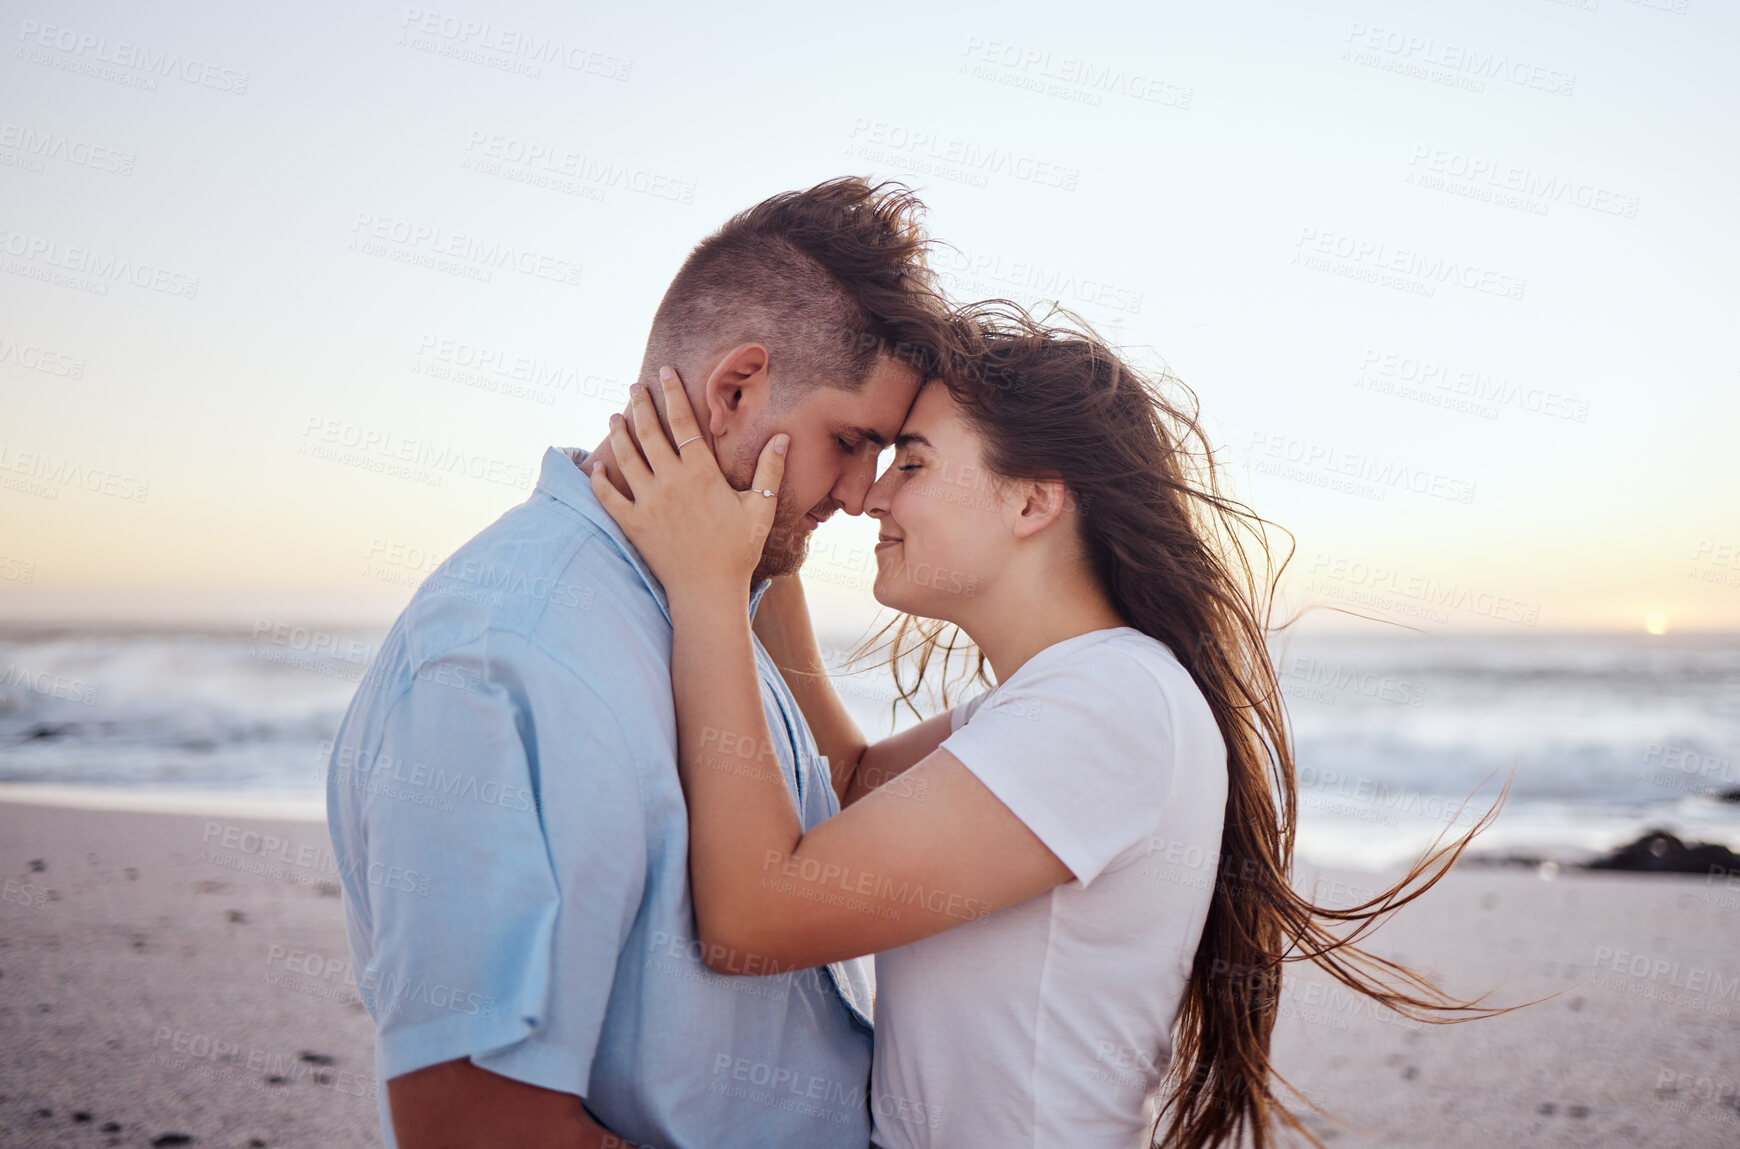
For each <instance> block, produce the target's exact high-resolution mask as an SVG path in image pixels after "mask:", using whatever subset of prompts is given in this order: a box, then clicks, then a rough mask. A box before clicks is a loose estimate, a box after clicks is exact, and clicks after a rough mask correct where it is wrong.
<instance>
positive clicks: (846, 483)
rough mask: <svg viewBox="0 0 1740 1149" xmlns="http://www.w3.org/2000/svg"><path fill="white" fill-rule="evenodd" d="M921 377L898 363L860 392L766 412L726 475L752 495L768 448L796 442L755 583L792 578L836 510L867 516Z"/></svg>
mask: <svg viewBox="0 0 1740 1149" xmlns="http://www.w3.org/2000/svg"><path fill="white" fill-rule="evenodd" d="M921 382H922V379H921V377H920V376H919V374H918V372H917V371H915V370H913V369H912V368H911V367H909V366H907V365H906V364H904V363H897V362H895V361H894V360H892V359H886V358H885V359H881V360H878V361H877V364H876V366H875V368H874V369H873V370H872V371H871V373H870V377H869V379H867V380H866V381H865V383H864V386H862V387H860V388H859V389H858V390H856V391H846V390H842V389H840V388H838V387H829V386H825V385H824V386H818V387H814V388H812V389H811V390H810V392H809V393H808V394H807V395H805V396H804V397H803V398H802V399H800V400H798V401H797V402H796V403H793V404H792V405H790V406H787V407H780V408H777V409H775V410H770V411H767V412H766V413H765V414H764V415H763V416H762V418H761V420H760V422H759V424H758V425H757V426H756V428H755V430H754V431H753V433H751V434H749V435H747V436H745V437H744V440H742V441H741V443H742V445H741V446H740V448H739V449H738V451H736V452H735V453H733V454H732V457H731V458H729V459H723V458H722V459H720V461H719V465H720V468H721V469H722V470H723V471H724V472H725V477H726V479H728V480H729V481H730V483H731V485H732V486H733V487H736V488H737V489H738V490H740V491H742V490H748V489H749V487H750V485H751V483H752V482H753V481H754V479H755V463H756V460H757V458H758V457H759V456H760V453H761V448H762V447H764V446H766V444H767V441H768V440H769V439H771V438H772V437H773V436H774V435H777V434H778V433H780V432H781V431H784V432H785V433H786V434H788V435H790V436H791V446H790V447H788V448H787V449H786V454H785V478H784V480H783V481H782V482H781V484H780V490H779V508H778V510H777V511H776V512H775V514H774V520H773V530H772V531H771V532H770V533H769V534H768V536H767V543H766V544H765V545H764V546H763V547H762V551H761V561H760V562H759V563H758V564H756V568H755V574H754V576H753V577H754V578H755V579H757V580H759V579H764V578H772V577H774V576H776V575H783V574H791V573H793V572H795V571H796V570H797V569H798V568H799V567H801V566H802V565H803V561H804V556H805V555H806V554H807V553H808V552H809V545H810V533H811V532H812V531H814V530H815V529H816V527H818V526H820V525H821V523H822V521H823V520H825V519H827V518H828V516H830V515H832V514H833V513H834V512H835V511H836V510H844V511H845V512H846V513H847V514H849V515H856V514H862V513H863V510H864V496H865V494H866V493H867V492H868V491H869V489H870V484H871V483H872V482H874V481H875V479H876V457H877V455H879V454H880V453H881V451H882V449H883V448H884V447H886V446H888V445H889V444H891V443H893V442H894V436H895V434H896V433H897V432H899V430H900V425H901V423H902V422H904V421H905V419H906V412H907V409H908V408H910V407H911V406H912V400H913V398H914V396H916V395H917V394H918V386H919V384H920V383H921Z"/></svg>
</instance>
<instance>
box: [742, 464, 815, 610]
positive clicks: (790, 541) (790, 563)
mask: <svg viewBox="0 0 1740 1149" xmlns="http://www.w3.org/2000/svg"><path fill="white" fill-rule="evenodd" d="M760 454H761V453H760V451H757V452H755V453H754V454H752V455H750V456H749V457H748V458H743V457H741V456H734V457H733V458H732V459H731V460H730V462H729V463H728V464H723V463H722V465H721V467H720V471H721V472H722V473H723V474H724V476H725V481H726V482H727V483H730V484H731V487H732V489H733V490H738V491H747V490H749V489H750V487H751V486H752V485H753V484H754V482H755V464H756V462H757V461H758V459H759V457H760ZM781 486H782V487H783V486H784V481H783V480H781ZM785 494H786V493H785V491H784V490H781V491H780V493H779V498H777V499H776V500H775V502H776V503H778V504H779V505H778V508H777V509H776V510H775V511H774V515H773V529H772V530H770V531H768V532H767V541H766V542H764V543H762V545H761V558H760V559H758V560H757V561H756V564H755V571H754V573H752V574H751V575H750V576H749V581H750V583H751V584H754V583H758V582H760V581H761V580H762V579H770V578H777V577H779V576H780V575H788V574H796V573H797V572H798V569H799V568H800V567H802V566H803V565H804V559H805V558H807V557H808V556H809V551H810V531H809V524H808V523H807V522H805V521H804V516H805V515H806V514H808V513H809V510H810V508H808V507H792V506H788V505H787V500H786V497H785Z"/></svg>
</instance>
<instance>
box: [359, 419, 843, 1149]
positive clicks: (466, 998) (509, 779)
mask: <svg viewBox="0 0 1740 1149" xmlns="http://www.w3.org/2000/svg"><path fill="white" fill-rule="evenodd" d="M585 457H586V456H585V452H579V451H576V452H572V453H565V452H563V451H561V450H558V449H557V448H554V447H552V448H550V450H549V451H548V452H546V453H545V456H544V463H543V473H542V474H541V475H540V477H539V479H538V485H537V489H536V490H535V491H534V492H533V493H532V496H531V497H530V498H529V499H527V500H526V501H525V502H524V503H522V504H521V505H519V506H517V507H515V508H514V509H512V510H510V511H509V512H507V513H506V514H505V515H503V516H502V517H501V518H500V519H498V520H497V521H496V522H495V523H494V524H492V525H491V526H490V527H488V528H487V529H485V530H484V531H483V532H482V533H481V534H479V535H478V536H477V537H476V538H474V539H472V540H471V541H470V542H469V543H467V544H466V545H465V546H464V547H462V548H460V550H459V551H457V552H456V553H455V554H454V555H453V556H452V557H451V558H450V559H448V560H447V562H446V563H444V564H443V565H442V567H441V569H440V570H439V571H437V572H436V573H435V574H433V575H431V576H430V578H429V579H428V581H427V582H425V583H424V584H423V585H422V587H420V588H419V589H418V591H417V593H416V595H415V596H414V597H413V598H412V600H411V603H410V605H409V606H407V607H406V608H405V611H404V613H403V614H402V615H400V616H399V620H398V622H397V623H396V624H395V625H394V626H393V629H392V631H391V632H390V633H389V634H388V636H387V638H386V640H385V642H384V643H383V644H382V648H381V652H380V656H379V657H378V659H377V660H376V662H375V665H374V666H373V667H372V668H371V670H370V672H369V674H368V675H367V677H366V678H365V679H364V681H363V683H362V685H361V687H360V688H359V689H358V691H357V694H356V698H355V699H354V700H353V701H352V702H351V705H350V710H349V712H348V713H347V714H346V715H345V719H344V724H343V725H342V726H341V727H340V729H339V733H338V736H337V738H336V740H335V741H334V745H333V751H332V757H331V760H330V763H329V770H328V777H327V820H328V823H329V825H330V828H331V831H332V843H333V849H334V851H335V853H336V855H337V858H338V863H339V868H340V872H341V875H342V877H343V882H344V906H345V921H346V926H347V928H348V930H349V934H350V944H351V951H352V956H353V958H354V966H355V971H356V979H357V984H358V987H359V990H360V991H361V994H362V997H363V1000H364V1003H365V1004H366V1005H367V1007H368V1010H369V1013H370V1014H371V1015H372V1016H373V1018H374V1020H375V1024H376V1027H377V1039H376V1050H375V1053H376V1072H377V1075H378V1077H379V1078H380V1080H381V1081H382V1082H383V1083H384V1082H385V1081H387V1080H388V1079H390V1078H393V1077H397V1076H399V1075H401V1074H404V1073H409V1072H411V1071H412V1070H415V1069H420V1068H423V1067H424V1066H428V1065H434V1064H436V1063H438V1062H443V1061H450V1060H453V1059H455V1058H460V1057H470V1058H471V1059H472V1060H473V1061H474V1062H475V1063H476V1064H478V1065H480V1066H482V1067H483V1068H485V1069H489V1070H492V1071H494V1072H496V1073H500V1074H504V1075H506V1076H508V1077H511V1078H515V1079H517V1080H520V1081H525V1082H529V1083H531V1084H533V1085H538V1086H542V1087H544V1088H547V1089H556V1090H561V1091H564V1092H568V1093H575V1094H579V1095H581V1096H583V1097H584V1098H585V1100H586V1105H587V1108H588V1109H589V1110H591V1112H592V1114H593V1115H594V1116H595V1117H596V1118H597V1119H598V1120H599V1121H600V1122H602V1123H603V1124H604V1125H606V1126H607V1127H608V1128H610V1130H611V1131H612V1132H614V1133H616V1134H617V1135H618V1136H619V1137H622V1138H625V1139H627V1140H628V1141H630V1142H633V1143H635V1144H642V1145H654V1146H659V1147H660V1149H733V1147H738V1146H741V1147H742V1149H767V1147H768V1146H788V1145H789V1146H801V1147H812V1146H813V1147H818V1149H831V1147H834V1146H840V1147H847V1146H850V1147H851V1149H864V1146H865V1145H866V1144H867V1143H868V1142H869V1128H870V1126H869V1114H868V1108H867V1105H866V1096H865V1095H866V1090H867V1087H868V1081H869V1071H870V1049H871V1041H870V1026H869V1020H868V1018H869V1013H870V1002H871V994H872V981H871V977H872V976H873V975H872V974H871V973H870V965H869V963H868V962H867V961H864V960H862V959H859V960H855V961H850V962H839V963H835V964H834V965H831V966H828V967H824V968H822V969H819V970H805V971H799V972H796V973H790V972H788V973H782V974H774V975H767V976H749V977H734V976H726V975H722V974H717V973H714V972H713V971H712V970H710V969H708V968H707V966H706V964H705V963H704V961H703V960H702V956H703V955H702V952H701V945H700V943H699V941H698V940H696V938H695V928H694V911H693V908H692V906H691V903H690V899H689V878H688V841H689V828H688V817H687V811H686V809H685V807H684V805H683V794H682V789H681V786H680V784H679V782H678V778H677V768H676V721H675V714H674V708H673V705H672V700H671V677H670V676H671V662H670V658H671V622H670V613H669V611H668V609H667V606H666V599H665V593H664V588H663V587H662V586H660V584H659V582H658V580H657V579H656V578H654V577H653V574H652V572H651V571H650V570H649V569H648V568H647V566H646V564H645V563H644V562H643V561H642V560H641V557H640V555H639V554H638V553H637V552H636V551H635V549H634V546H633V545H632V544H631V543H630V542H629V541H628V539H627V537H626V536H624V535H623V533H622V530H621V528H619V527H618V526H617V525H616V523H615V521H614V520H612V519H611V517H610V515H609V513H608V512H606V511H605V510H604V508H603V506H602V505H600V504H599V502H598V499H597V497H596V496H595V495H594V494H593V493H592V488H591V486H590V484H589V483H588V480H587V477H586V475H585V473H584V472H582V471H581V470H580V469H579V468H578V467H577V466H576V464H577V463H578V462H581V461H583V460H584V459H585ZM767 586H768V584H767V583H766V582H762V583H758V584H756V585H755V586H754V587H753V588H752V595H751V599H750V610H751V612H752V613H753V611H754V609H755V606H756V605H757V604H759V602H760V601H761V596H762V594H763V593H764V592H765V591H766V589H767ZM755 657H756V664H757V667H758V670H759V675H760V680H761V696H762V700H763V704H764V706H765V708H766V713H767V724H768V730H769V733H770V735H771V737H772V741H773V744H774V747H775V749H776V751H777V753H778V755H779V760H780V763H781V766H782V767H783V769H784V772H785V778H786V784H787V786H788V788H789V789H790V791H791V794H792V798H793V801H794V803H795V804H796V806H797V809H798V811H799V815H800V818H801V820H802V822H803V826H804V828H805V829H806V830H808V829H809V828H811V827H813V826H814V825H816V824H817V823H818V822H821V821H822V820H823V819H825V818H828V817H830V816H831V815H833V814H836V813H838V812H839V803H838V801H837V799H836V798H835V795H834V791H833V787H832V785H831V784H830V782H829V777H828V769H827V760H826V759H825V758H823V757H821V756H820V755H819V754H818V753H817V750H816V745H815V741H814V739H813V738H812V736H811V734H810V731H809V727H808V726H807V724H806V723H805V722H804V719H803V715H802V714H801V713H800V712H799V710H798V707H797V704H796V702H795V701H794V700H793V699H792V696H791V694H790V692H789V691H788V690H787V689H786V685H785V682H784V680H783V679H781V677H780V674H779V670H778V668H777V667H776V666H775V665H774V664H773V661H772V659H771V658H770V657H769V656H768V654H767V652H766V651H765V650H764V649H762V647H761V644H760V643H759V642H757V643H756V650H755ZM731 960H734V961H736V962H737V965H738V968H744V969H748V970H751V971H754V970H756V969H762V968H766V967H764V966H760V965H757V964H755V963H756V962H757V961H758V960H759V959H757V958H756V957H755V956H754V955H748V954H745V955H731ZM381 1112H382V1128H383V1133H384V1134H385V1137H386V1141H387V1145H388V1146H389V1149H391V1147H392V1146H393V1145H394V1140H393V1134H392V1127H391V1126H392V1123H391V1120H390V1117H389V1115H388V1110H387V1105H386V1090H385V1087H384V1086H383V1088H382V1091H381Z"/></svg>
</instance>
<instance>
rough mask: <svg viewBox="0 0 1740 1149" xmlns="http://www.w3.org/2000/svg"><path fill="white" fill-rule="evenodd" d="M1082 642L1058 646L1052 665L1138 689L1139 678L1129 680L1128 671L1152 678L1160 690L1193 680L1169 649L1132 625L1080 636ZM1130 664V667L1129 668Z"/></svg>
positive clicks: (1140, 681) (1141, 684)
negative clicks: (1134, 671)
mask: <svg viewBox="0 0 1740 1149" xmlns="http://www.w3.org/2000/svg"><path fill="white" fill-rule="evenodd" d="M1080 637H1081V638H1082V639H1084V640H1088V641H1082V642H1079V643H1076V644H1072V645H1069V646H1065V647H1060V649H1059V651H1058V656H1057V659H1056V661H1055V663H1054V665H1056V666H1057V667H1058V668H1060V669H1061V668H1065V667H1067V668H1068V669H1069V670H1071V671H1074V672H1076V673H1092V674H1095V675H1096V676H1101V677H1104V678H1106V679H1108V680H1110V682H1112V683H1125V684H1130V685H1133V686H1134V687H1135V688H1138V689H1139V688H1141V687H1143V686H1145V685H1146V683H1145V682H1144V680H1143V679H1142V678H1141V677H1139V676H1138V677H1136V678H1134V679H1132V677H1131V672H1132V671H1133V670H1136V669H1137V668H1140V669H1142V670H1146V671H1148V672H1149V674H1150V675H1152V676H1153V677H1154V678H1155V679H1156V680H1157V681H1158V683H1159V684H1160V685H1161V686H1162V687H1164V686H1167V685H1171V686H1176V685H1178V684H1180V683H1190V684H1191V685H1192V687H1193V688H1194V680H1193V679H1192V678H1191V677H1190V672H1189V671H1188V670H1186V669H1185V668H1184V664H1183V663H1181V662H1180V661H1179V660H1178V656H1177V655H1176V654H1174V653H1173V651H1172V648H1171V647H1170V646H1167V645H1166V644H1165V643H1164V642H1161V641H1160V640H1159V639H1157V638H1155V637H1153V636H1152V635H1150V634H1145V633H1144V632H1142V631H1140V630H1137V629H1136V628H1135V627H1133V626H1119V627H1113V628H1110V629H1108V630H1101V631H1093V632H1090V633H1089V634H1087V635H1082V636H1080ZM1132 664H1134V665H1132Z"/></svg>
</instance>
